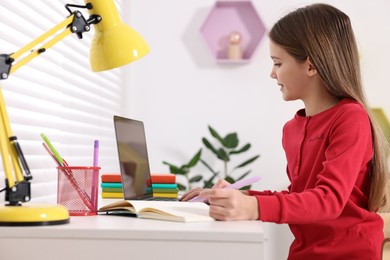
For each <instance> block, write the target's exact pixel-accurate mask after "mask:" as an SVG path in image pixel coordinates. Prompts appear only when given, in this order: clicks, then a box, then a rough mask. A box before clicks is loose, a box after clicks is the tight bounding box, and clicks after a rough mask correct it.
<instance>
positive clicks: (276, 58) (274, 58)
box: [271, 56, 280, 60]
mask: <svg viewBox="0 0 390 260" xmlns="http://www.w3.org/2000/svg"><path fill="white" fill-rule="evenodd" d="M271 59H273V60H280V58H278V57H276V56H271Z"/></svg>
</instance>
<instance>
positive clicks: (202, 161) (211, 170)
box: [200, 159, 219, 175]
mask: <svg viewBox="0 0 390 260" xmlns="http://www.w3.org/2000/svg"><path fill="white" fill-rule="evenodd" d="M200 162H201V163H202V164H203V165H204V166H206V168H207V169H208V170H209V171H210V172H212V173H213V174H214V175H218V174H219V172H217V171H214V170H213V169H212V168H211V166H210V165H209V164H208V163H207V162H206V161H204V160H202V159H201V160H200Z"/></svg>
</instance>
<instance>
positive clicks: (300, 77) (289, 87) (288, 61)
mask: <svg viewBox="0 0 390 260" xmlns="http://www.w3.org/2000/svg"><path fill="white" fill-rule="evenodd" d="M270 53H271V58H272V60H273V67H272V71H271V78H273V79H276V81H277V83H278V85H279V86H280V91H281V92H282V94H283V99H284V100H286V101H291V100H297V99H301V100H304V99H305V97H306V96H307V95H308V94H309V93H308V80H309V75H308V69H309V67H308V66H309V64H310V63H309V61H308V60H307V61H305V62H300V61H297V60H296V59H295V58H294V57H293V56H291V55H290V54H289V53H288V52H287V51H286V50H285V49H283V48H282V47H281V46H280V45H278V44H276V43H274V42H272V41H270Z"/></svg>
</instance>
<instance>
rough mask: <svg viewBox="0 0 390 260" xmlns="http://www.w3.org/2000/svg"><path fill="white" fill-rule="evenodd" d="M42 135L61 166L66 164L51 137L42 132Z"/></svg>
mask: <svg viewBox="0 0 390 260" xmlns="http://www.w3.org/2000/svg"><path fill="white" fill-rule="evenodd" d="M41 137H42V139H43V141H45V143H46V145H47V146H48V147H49V149H50V151H51V152H52V153H53V156H54V157H55V158H56V160H57V162H58V163H59V164H60V166H64V160H63V159H62V157H61V156H60V154H59V153H58V152H57V150H56V149H55V148H54V146H53V145H52V144H51V142H50V140H49V138H47V136H46V135H45V134H43V133H42V134H41Z"/></svg>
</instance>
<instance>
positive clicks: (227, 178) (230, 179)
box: [225, 176, 235, 183]
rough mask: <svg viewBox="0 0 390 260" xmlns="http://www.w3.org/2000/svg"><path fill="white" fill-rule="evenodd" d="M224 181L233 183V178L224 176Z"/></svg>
mask: <svg viewBox="0 0 390 260" xmlns="http://www.w3.org/2000/svg"><path fill="white" fill-rule="evenodd" d="M225 181H227V182H229V183H235V180H234V179H233V178H232V177H231V176H226V178H225Z"/></svg>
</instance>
